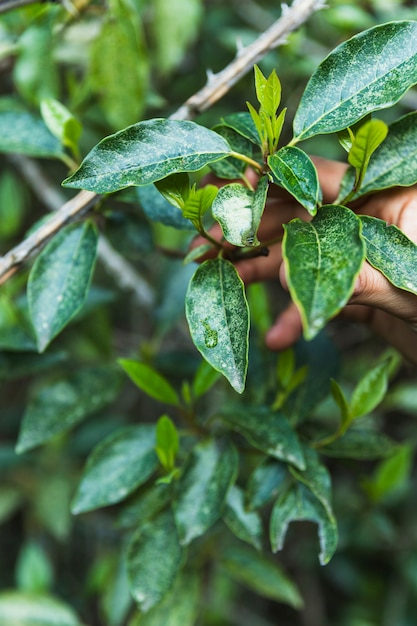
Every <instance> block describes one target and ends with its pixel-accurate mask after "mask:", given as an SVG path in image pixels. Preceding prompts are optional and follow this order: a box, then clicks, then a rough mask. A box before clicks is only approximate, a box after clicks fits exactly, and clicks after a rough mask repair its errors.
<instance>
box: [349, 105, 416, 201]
mask: <svg viewBox="0 0 417 626" xmlns="http://www.w3.org/2000/svg"><path fill="white" fill-rule="evenodd" d="M416 141H417V112H413V113H409V114H408V115H404V116H403V117H401V118H400V119H399V120H397V121H396V122H394V123H393V124H391V125H390V126H389V132H388V136H387V138H386V139H385V141H384V142H383V143H382V144H381V145H380V146H379V148H378V149H377V150H376V151H375V152H374V154H373V156H372V159H371V161H370V164H369V167H368V169H367V171H366V174H365V177H364V179H363V181H362V185H361V187H360V189H359V190H358V191H356V192H355V193H354V194H353V195H352V196H351V198H350V199H351V200H355V199H356V198H360V197H362V196H364V195H365V194H368V193H370V192H372V191H378V190H379V189H388V188H389V187H396V186H400V187H408V186H410V185H414V184H415V183H416V182H417V165H416V163H417V148H416ZM354 179H355V173H354V171H353V170H352V168H350V169H349V170H348V171H347V172H346V174H345V176H344V178H343V181H342V188H341V192H340V194H339V195H340V197H343V196H345V195H347V194H348V193H349V191H350V190H351V189H352V188H353V184H354Z"/></svg>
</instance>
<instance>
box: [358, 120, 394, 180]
mask: <svg viewBox="0 0 417 626" xmlns="http://www.w3.org/2000/svg"><path fill="white" fill-rule="evenodd" d="M387 134H388V126H387V125H386V124H385V122H383V121H382V120H369V122H366V124H362V126H360V128H359V129H358V131H357V133H356V134H355V137H354V140H353V142H352V147H351V148H350V150H349V154H348V161H349V163H350V165H352V166H353V167H354V168H356V169H358V170H366V168H367V167H368V164H369V161H370V159H371V156H372V155H373V153H374V152H375V150H376V149H377V148H378V146H380V145H381V143H382V142H383V141H384V139H385V137H386V136H387Z"/></svg>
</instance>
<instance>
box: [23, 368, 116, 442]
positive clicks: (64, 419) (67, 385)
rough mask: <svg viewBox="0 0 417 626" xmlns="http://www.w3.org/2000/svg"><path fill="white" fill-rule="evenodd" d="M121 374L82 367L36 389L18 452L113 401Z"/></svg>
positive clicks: (108, 369)
mask: <svg viewBox="0 0 417 626" xmlns="http://www.w3.org/2000/svg"><path fill="white" fill-rule="evenodd" d="M120 386H121V377H120V375H119V373H118V372H117V371H115V370H114V369H113V368H111V367H94V368H79V369H77V370H76V371H75V372H74V373H73V374H70V375H68V376H66V377H65V378H62V379H60V380H57V381H55V382H53V383H50V384H49V385H46V386H44V387H40V388H38V389H37V392H36V395H34V396H33V398H32V399H31V400H30V401H29V404H28V405H27V407H26V411H25V414H24V416H23V420H22V424H21V427H20V433H19V439H18V442H17V446H16V452H17V453H18V454H20V453H21V452H26V451H27V450H30V449H32V448H35V447H36V446H38V445H39V444H41V443H44V442H45V441H48V440H49V439H51V438H52V437H54V436H55V435H57V434H58V433H62V432H65V431H67V430H69V429H70V428H72V427H73V426H75V424H78V423H79V422H81V421H82V420H83V419H84V418H85V417H87V416H88V415H90V414H91V413H94V412H95V411H98V410H100V409H102V408H103V407H105V406H107V405H108V404H110V403H111V402H112V401H113V400H114V399H115V398H116V397H117V394H118V393H119V390H120Z"/></svg>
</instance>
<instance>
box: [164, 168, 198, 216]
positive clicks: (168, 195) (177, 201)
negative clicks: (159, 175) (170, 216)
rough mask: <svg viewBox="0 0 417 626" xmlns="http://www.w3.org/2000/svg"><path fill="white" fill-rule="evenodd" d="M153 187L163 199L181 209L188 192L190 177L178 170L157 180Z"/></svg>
mask: <svg viewBox="0 0 417 626" xmlns="http://www.w3.org/2000/svg"><path fill="white" fill-rule="evenodd" d="M155 187H156V188H157V190H158V191H159V193H160V194H162V195H163V197H164V198H165V200H168V202H169V203H170V204H172V205H173V206H175V207H177V208H178V209H181V210H182V209H183V208H184V206H185V202H186V200H187V198H188V196H189V194H190V177H189V176H188V174H187V173H186V172H178V174H171V176H167V177H166V178H163V179H162V180H158V181H157V182H156V183H155Z"/></svg>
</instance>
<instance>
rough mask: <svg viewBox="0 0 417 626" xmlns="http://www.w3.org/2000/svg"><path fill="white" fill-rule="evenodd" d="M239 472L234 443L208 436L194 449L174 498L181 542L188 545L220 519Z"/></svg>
mask: <svg viewBox="0 0 417 626" xmlns="http://www.w3.org/2000/svg"><path fill="white" fill-rule="evenodd" d="M237 472H238V456H237V452H236V450H235V448H234V447H233V446H232V444H231V443H229V442H227V441H217V440H215V439H207V440H204V441H201V442H200V443H198V444H197V445H196V446H195V447H194V448H193V449H192V451H191V453H190V455H189V457H188V460H187V461H186V464H185V466H184V467H183V469H182V473H181V476H180V479H179V481H178V484H177V492H176V497H175V500H174V513H175V521H176V524H177V528H178V533H179V536H180V541H181V544H183V545H188V544H189V543H190V542H191V541H192V540H193V539H195V538H196V537H200V536H201V535H202V534H204V533H205V532H206V530H208V529H209V528H210V527H211V526H212V525H213V524H214V523H215V522H216V521H217V520H218V519H220V517H221V515H222V513H223V507H224V503H225V500H226V496H227V492H228V491H229V489H230V487H231V485H232V484H233V483H234V481H235V480H236V476H237Z"/></svg>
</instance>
